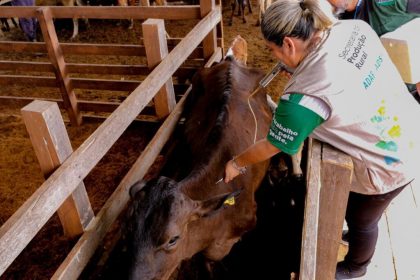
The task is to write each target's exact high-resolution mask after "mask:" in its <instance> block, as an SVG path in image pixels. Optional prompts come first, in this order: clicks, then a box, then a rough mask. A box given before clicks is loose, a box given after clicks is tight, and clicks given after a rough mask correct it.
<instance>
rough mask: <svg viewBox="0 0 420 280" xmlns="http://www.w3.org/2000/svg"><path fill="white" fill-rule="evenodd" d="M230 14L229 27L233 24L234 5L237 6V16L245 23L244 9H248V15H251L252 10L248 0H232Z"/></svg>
mask: <svg viewBox="0 0 420 280" xmlns="http://www.w3.org/2000/svg"><path fill="white" fill-rule="evenodd" d="M231 5H232V14H231V15H230V19H229V25H232V23H233V16H234V15H235V9H236V5H238V16H239V17H240V16H242V22H243V23H246V18H245V8H246V7H248V11H249V13H250V14H252V8H251V1H250V0H232V3H231Z"/></svg>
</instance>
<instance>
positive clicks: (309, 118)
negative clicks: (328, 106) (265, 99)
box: [267, 98, 324, 155]
mask: <svg viewBox="0 0 420 280" xmlns="http://www.w3.org/2000/svg"><path fill="white" fill-rule="evenodd" d="M299 101H300V98H297V99H295V98H292V99H290V100H283V99H281V100H280V103H279V105H278V106H277V110H276V112H275V114H274V116H273V121H272V122H271V127H270V130H269V132H268V135H267V140H268V141H269V142H270V143H271V144H273V145H274V146H276V147H277V148H279V149H280V150H281V151H283V152H285V153H287V154H289V155H294V154H296V153H297V152H298V150H299V148H300V146H301V144H302V143H303V141H305V139H306V137H308V136H309V135H310V134H311V133H312V131H313V130H314V129H315V128H316V127H317V126H319V125H320V124H321V123H323V122H324V119H323V118H321V117H320V116H319V115H318V114H316V113H315V112H313V111H312V110H310V109H308V108H306V107H304V106H302V105H299Z"/></svg>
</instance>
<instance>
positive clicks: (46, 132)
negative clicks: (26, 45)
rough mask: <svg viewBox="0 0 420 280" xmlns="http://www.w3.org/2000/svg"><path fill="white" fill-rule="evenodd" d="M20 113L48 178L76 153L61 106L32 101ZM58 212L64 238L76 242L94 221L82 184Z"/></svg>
mask: <svg viewBox="0 0 420 280" xmlns="http://www.w3.org/2000/svg"><path fill="white" fill-rule="evenodd" d="M21 112H22V117H23V120H24V122H25V125H26V129H27V131H28V133H29V137H30V139H31V142H32V146H33V148H34V150H35V154H36V156H37V158H38V161H39V164H40V166H41V170H42V172H43V173H44V176H45V177H46V178H48V176H49V175H50V174H52V173H53V172H54V170H55V169H56V168H57V167H58V166H60V165H61V163H62V162H64V161H65V160H66V159H67V158H68V157H69V155H70V154H71V153H72V152H73V149H72V147H71V143H70V139H69V137H68V135H67V131H66V127H65V126H64V122H63V119H62V117H61V113H60V110H59V109H58V105H57V104H56V103H53V102H47V101H33V102H32V103H30V104H29V105H27V106H26V107H24V108H23V109H22V111H21ZM57 212H58V216H59V218H60V221H61V224H62V226H63V229H64V235H65V236H67V237H69V238H74V237H76V236H78V235H80V234H82V233H83V231H84V230H85V229H86V227H87V225H88V224H89V223H90V221H91V220H92V219H93V217H94V214H93V210H92V207H91V205H90V202H89V198H88V195H87V192H86V188H85V185H84V184H83V182H81V183H80V184H79V186H78V187H77V188H76V189H75V191H74V192H73V193H72V194H71V195H70V196H69V197H68V198H67V199H66V200H65V201H64V203H63V204H62V205H61V207H60V208H59V209H58V211H57Z"/></svg>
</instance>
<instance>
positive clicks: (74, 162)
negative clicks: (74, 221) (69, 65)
mask: <svg viewBox="0 0 420 280" xmlns="http://www.w3.org/2000/svg"><path fill="white" fill-rule="evenodd" d="M207 1H211V2H213V0H207ZM203 2H204V1H203ZM208 5H210V6H214V5H213V4H208ZM70 10H71V11H70V12H65V10H61V9H60V11H61V12H62V14H61V15H66V16H68V15H70V16H71V15H74V13H73V12H74V11H78V10H74V11H73V9H70ZM88 10H89V11H90V10H91V9H88ZM8 11H9V10H8ZM22 11H24V12H25V13H28V14H26V15H27V16H33V14H32V12H33V11H34V10H33V9H27V8H23V9H22ZM51 11H52V12H51V13H52V15H55V13H56V12H55V10H54V9H52V10H51ZM150 11H152V10H150ZM22 13H23V12H22ZM86 13H87V12H86ZM96 13H97V11H95V13H94V15H95V16H99V14H96ZM170 13H172V11H171V12H170ZM106 14H107V13H106ZM113 14H114V15H115V14H117V13H115V11H113ZM78 15H81V16H85V15H88V14H85V13H84V12H82V13H81V14H78ZM91 15H92V14H89V16H91ZM0 16H7V12H6V13H5V12H4V10H0ZM14 16H16V14H14ZM20 16H23V14H20ZM126 16H127V17H132V15H131V14H128V15H127V14H126ZM149 16H150V15H149ZM137 18H138V17H137ZM221 19H222V15H221V10H220V6H219V7H218V8H214V9H212V10H210V11H209V12H208V14H206V15H205V16H204V17H203V18H202V19H201V20H200V21H199V22H198V23H197V24H196V25H195V27H194V28H193V29H192V30H191V31H190V32H189V33H188V34H187V35H186V37H185V38H183V39H182V40H181V41H180V42H179V44H178V45H176V46H175V47H174V49H173V50H172V51H171V52H170V53H169V54H168V55H167V56H166V57H165V58H164V59H163V60H162V62H161V63H159V64H158V65H157V66H156V67H155V68H154V69H153V71H151V73H150V75H148V76H147V77H146V78H145V79H144V81H143V82H142V83H141V84H140V85H139V86H138V87H137V88H136V89H135V90H134V91H133V92H132V93H131V94H130V95H129V96H128V97H127V98H126V100H125V101H124V102H123V103H121V105H120V106H119V107H118V108H116V109H115V111H114V112H113V113H112V114H111V115H110V116H109V117H108V118H107V119H106V120H105V121H104V122H103V123H102V124H101V125H100V126H99V127H98V129H97V130H96V131H95V132H94V133H93V134H92V135H91V136H90V137H88V138H87V139H86V141H85V142H84V143H83V144H82V145H81V146H80V147H79V148H78V149H77V150H76V151H74V152H73V153H72V154H71V155H70V156H69V157H68V158H67V159H66V160H65V161H64V162H63V164H62V165H61V166H60V167H58V168H57V170H56V171H55V172H54V173H53V174H51V176H50V177H49V178H48V179H47V180H46V181H45V182H44V183H43V184H42V185H41V186H40V187H39V188H38V189H37V190H36V191H35V193H34V194H33V195H32V196H31V197H30V198H29V199H28V200H27V201H26V202H25V203H24V204H23V205H22V206H21V207H20V208H19V209H18V210H17V211H16V212H15V213H14V214H13V215H12V217H11V218H10V219H9V220H7V221H6V222H5V223H4V224H3V226H2V227H1V228H0V248H2V250H1V251H0V275H1V274H3V272H4V271H5V270H6V269H7V267H8V266H9V265H10V264H11V263H12V262H13V260H14V259H15V258H16V257H17V255H18V254H19V253H20V252H21V251H22V250H23V249H24V248H25V247H26V245H27V244H28V243H29V242H30V241H31V240H32V238H33V237H34V236H35V234H36V233H37V232H38V231H39V230H40V229H41V228H42V227H43V226H44V225H45V223H46V222H47V221H48V219H49V218H50V217H51V216H52V215H53V214H54V213H55V212H56V211H57V210H58V208H59V207H60V206H61V205H62V204H63V202H64V201H65V200H66V199H67V198H68V197H69V196H70V195H71V194H72V193H73V192H74V191H75V190H76V188H77V187H78V186H79V185H80V183H81V182H82V180H83V179H84V178H85V177H86V176H87V175H88V174H89V172H90V171H91V170H92V169H93V168H94V167H95V165H96V164H97V163H98V162H99V161H100V160H101V159H102V157H103V156H104V155H105V154H106V153H107V151H108V150H109V149H110V148H111V146H112V145H113V144H114V143H115V142H116V141H117V139H118V138H119V137H120V136H121V134H122V133H123V132H124V131H125V130H126V128H127V127H128V126H129V125H130V123H131V122H132V121H133V120H134V119H135V118H136V117H137V116H138V115H139V113H140V112H141V111H142V110H143V109H144V108H145V107H146V106H147V105H148V104H149V102H150V101H151V100H152V99H153V97H154V96H155V94H156V93H157V92H158V90H159V89H160V88H161V87H162V86H163V85H164V84H165V83H166V81H167V80H168V79H170V78H171V77H172V75H173V74H174V73H175V72H176V71H177V69H179V67H180V66H181V65H182V64H183V63H184V62H185V60H186V59H187V58H188V57H189V55H190V54H191V53H192V52H193V51H194V50H195V49H196V48H197V46H198V45H199V44H200V42H202V41H203V40H204V39H205V38H206V36H207V34H209V33H210V32H212V30H213V29H215V28H216V25H217V24H219V23H220V22H221ZM206 48H209V46H206ZM221 57H222V51H221V49H220V48H219V49H214V50H213V55H212V56H211V57H210V58H209V59H208V62H209V63H212V62H213V61H212V60H217V59H221ZM180 106H181V105H180ZM176 108H179V107H176ZM172 112H173V114H179V112H178V111H172ZM171 114H172V113H171ZM170 116H171V115H170ZM168 119H169V120H170V122H171V125H168V127H167V128H164V132H160V134H161V135H163V134H166V135H169V134H170V131H171V129H172V126H173V125H174V123H176V118H175V117H168ZM167 138H168V136H165V137H163V136H161V137H157V140H154V142H153V143H156V144H153V145H151V146H150V147H149V146H148V148H147V149H146V150H147V151H145V152H146V154H144V155H143V154H142V156H143V158H146V159H144V161H143V160H140V162H139V163H137V162H136V164H135V166H137V167H136V168H135V169H134V170H135V171H132V172H134V173H135V174H132V173H130V174H129V175H127V176H128V179H124V180H123V182H122V183H121V184H120V185H122V186H123V187H122V189H121V188H119V189H118V190H117V191H118V192H119V194H116V196H117V197H112V198H111V202H109V203H110V204H111V205H112V206H109V205H108V203H107V204H106V205H105V207H104V208H103V209H102V210H101V212H100V213H99V214H98V216H97V217H96V218H95V220H94V221H95V223H94V224H92V223H91V224H90V225H89V226H88V228H89V231H88V232H89V235H90V237H89V236H87V237H86V236H85V235H84V236H82V238H81V239H80V241H79V242H81V243H80V245H79V247H78V248H75V249H74V250H76V252H78V253H76V254H75V255H69V258H70V260H69V261H68V262H67V264H64V268H63V269H60V270H59V271H58V272H57V275H56V276H55V277H57V278H60V279H61V278H66V279H75V278H76V277H77V275H79V274H80V272H81V270H82V269H83V267H84V265H85V264H86V261H87V259H89V257H90V254H91V253H92V252H93V250H94V249H95V248H96V246H97V244H98V242H99V241H100V239H101V238H102V236H103V234H104V232H105V231H106V229H107V228H108V226H109V225H110V223H112V221H113V219H115V217H116V216H117V215H118V213H119V212H120V210H121V209H122V207H123V206H124V202H125V201H126V200H125V198H126V197H127V194H126V190H127V186H128V185H129V184H130V183H132V182H133V180H136V179H139V178H141V174H143V172H145V170H147V166H148V164H151V162H153V160H154V157H156V155H157V153H159V151H160V149H161V146H162V145H163V144H162V143H164V142H166V140H167ZM142 164H145V166H146V167H141V168H140V167H139V166H142ZM143 168H144V170H143ZM138 169H141V171H139V170H138ZM121 192H123V193H121ZM121 199H122V200H121ZM108 207H109V208H108ZM88 232H87V233H88ZM98 232H99V233H98ZM91 238H93V240H92V239H91ZM84 242H87V243H84ZM78 244H79V243H78ZM86 244H88V245H86ZM85 250H87V252H85ZM80 252H82V253H80ZM79 260H83V261H80V262H79ZM61 275H63V276H61Z"/></svg>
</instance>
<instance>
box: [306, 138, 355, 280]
mask: <svg viewBox="0 0 420 280" xmlns="http://www.w3.org/2000/svg"><path fill="white" fill-rule="evenodd" d="M312 143H313V145H312V147H311V152H310V153H308V157H310V159H309V160H308V163H309V164H308V166H309V168H308V180H307V181H308V190H307V195H306V203H305V218H304V227H303V234H302V235H303V237H302V258H301V265H300V275H299V279H301V280H333V279H335V268H336V265H337V255H338V248H339V242H340V240H341V232H342V229H343V222H344V216H345V213H346V207H347V199H348V196H349V191H350V184H351V178H352V173H353V162H352V160H351V158H350V157H349V156H348V155H346V154H344V153H342V152H340V151H338V150H336V149H335V148H333V147H331V146H330V145H328V144H326V143H320V142H319V141H315V140H313V141H312Z"/></svg>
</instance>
